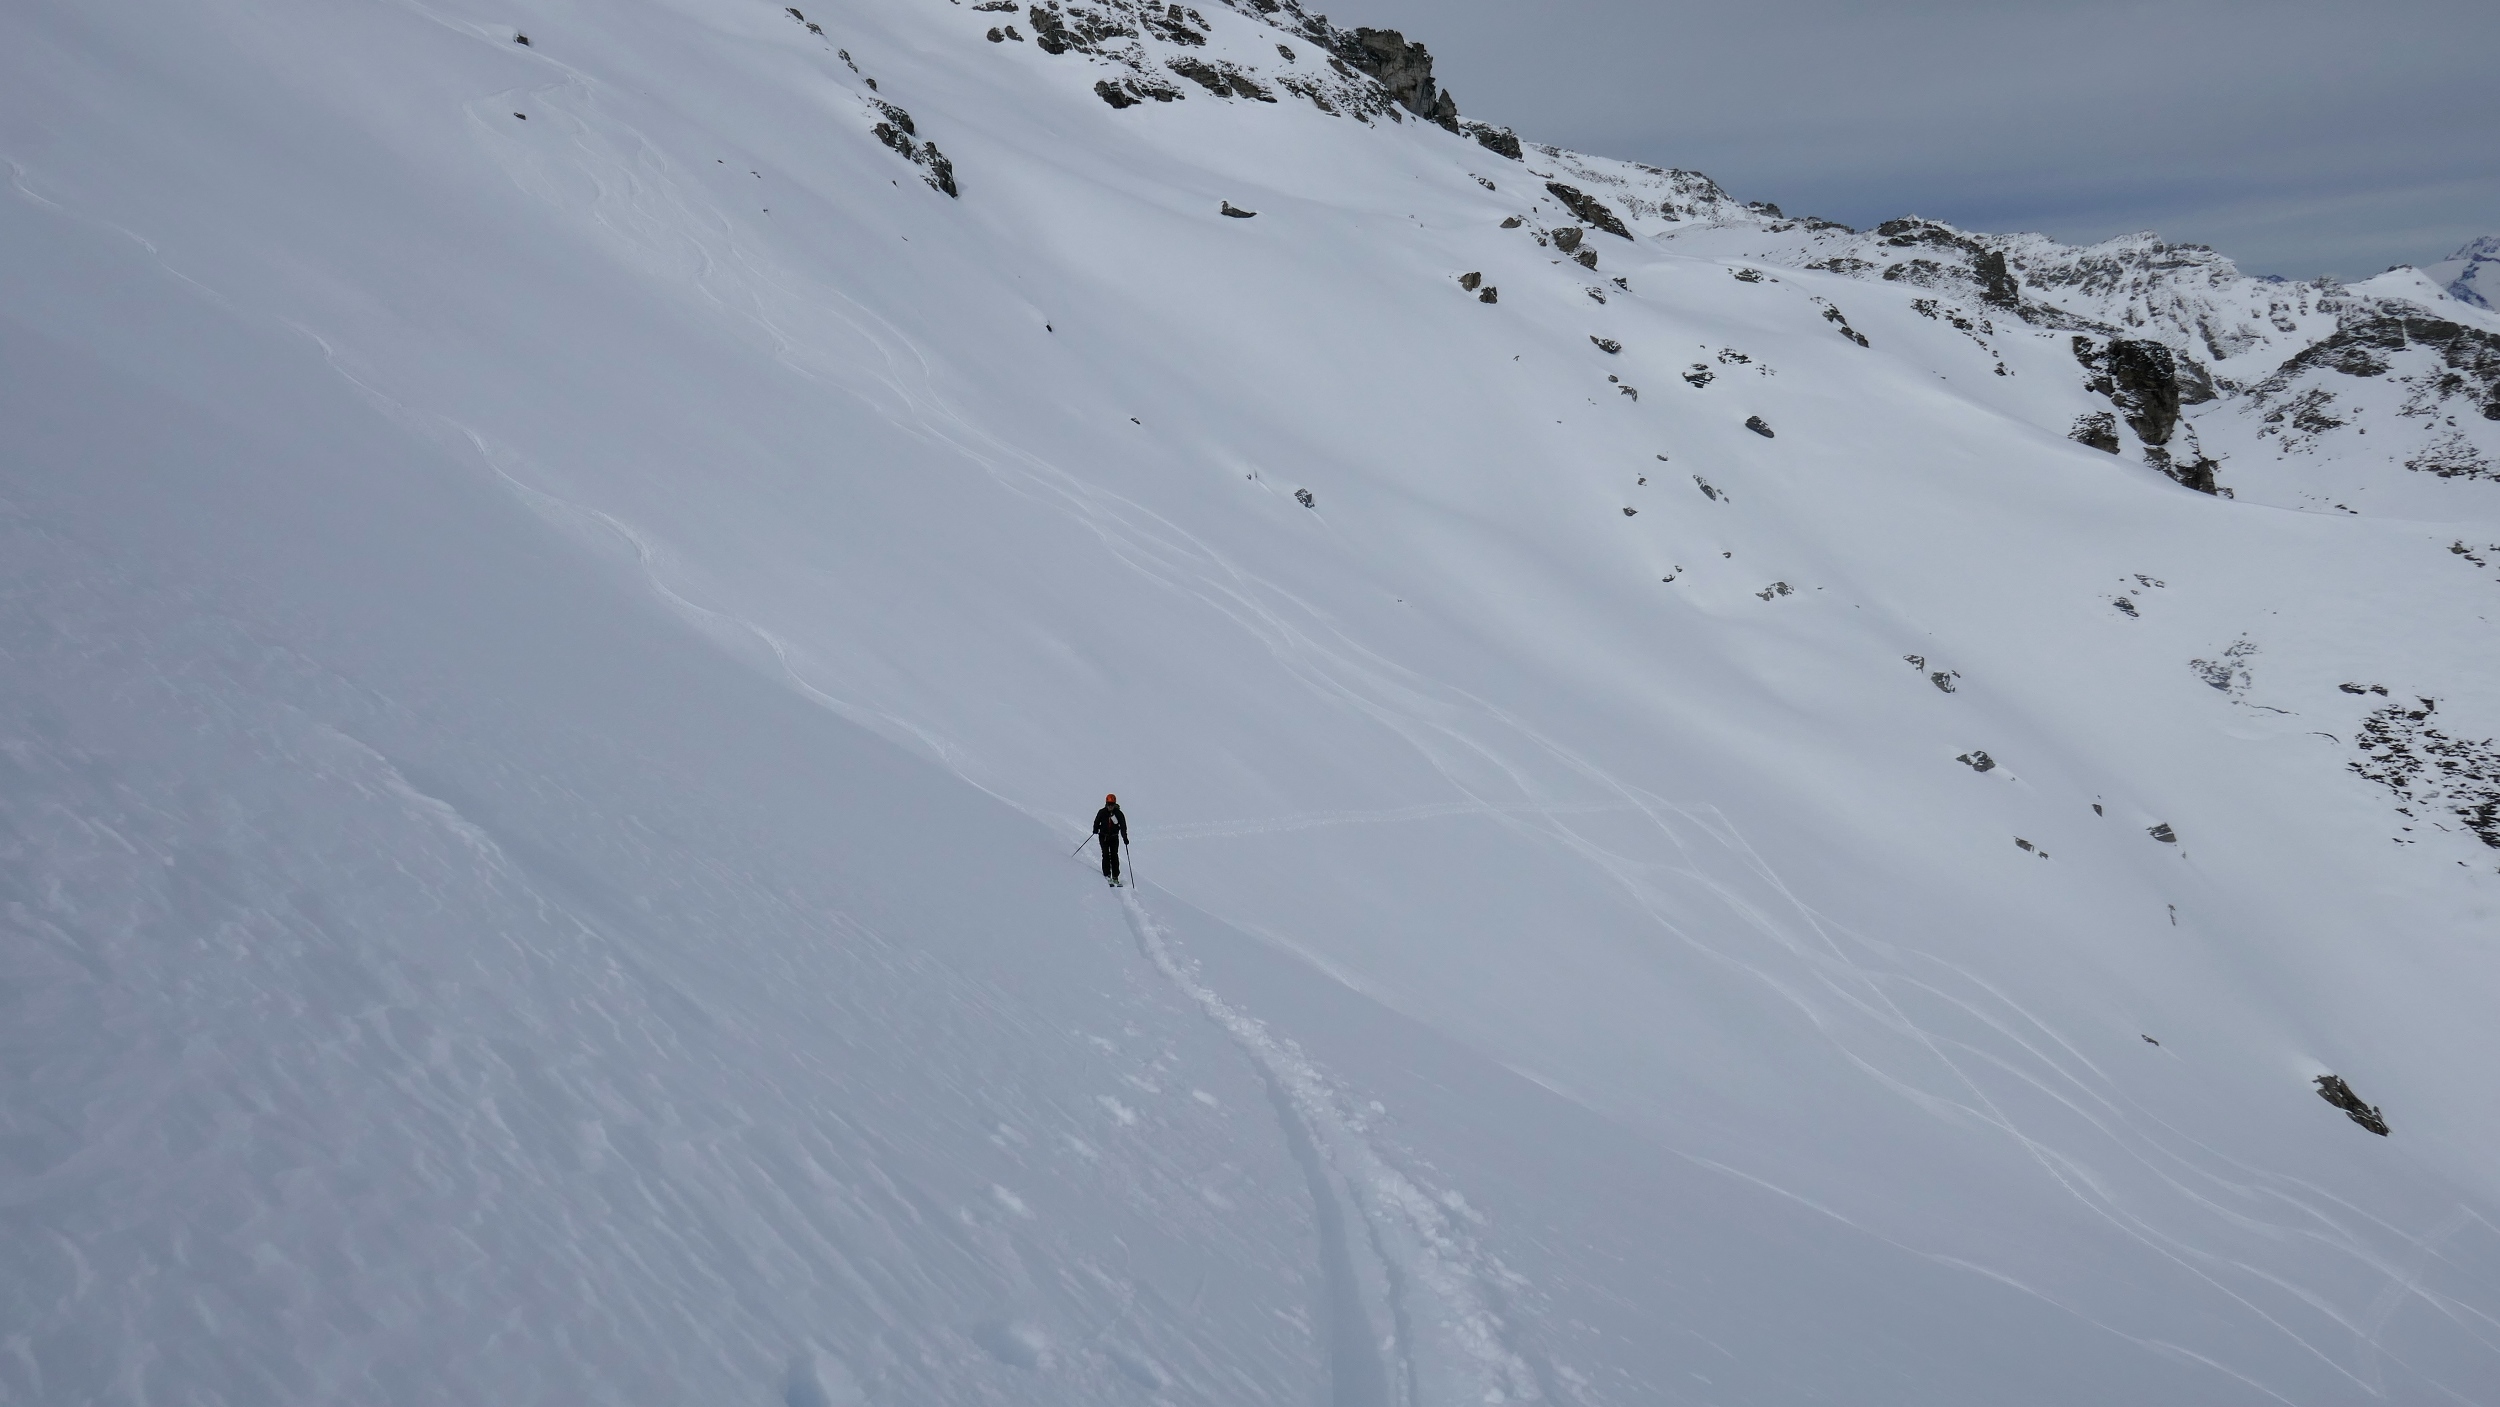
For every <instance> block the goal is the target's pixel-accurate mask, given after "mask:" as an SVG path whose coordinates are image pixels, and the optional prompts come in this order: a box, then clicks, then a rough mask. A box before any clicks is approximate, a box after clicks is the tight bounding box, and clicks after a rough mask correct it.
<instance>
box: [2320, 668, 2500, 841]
mask: <svg viewBox="0 0 2500 1407" xmlns="http://www.w3.org/2000/svg"><path fill="white" fill-rule="evenodd" d="M2347 687H2349V686H2347ZM2379 692H2382V693H2383V692H2385V690H2384V689H2380V690H2379ZM2415 702H2416V703H2418V704H2419V705H2420V707H2418V708H2416V707H2411V706H2408V705H2405V704H2397V703H2391V704H2389V705H2387V706H2386V707H2384V708H2380V709H2378V710H2376V711H2375V712H2373V713H2371V714H2370V715H2369V716H2368V717H2367V718H2364V719H2363V720H2362V722H2361V728H2360V730H2359V731H2360V736H2359V738H2358V739H2357V741H2358V742H2359V744H2360V747H2361V754H2362V756H2361V760H2360V761H2358V762H2354V763H2351V764H2349V765H2350V766H2351V768H2352V770H2353V772H2354V773H2355V774H2357V775H2359V776H2361V777H2365V778H2367V779H2368V780H2370V781H2373V782H2376V783H2378V784H2379V785H2380V786H2383V787H2385V788H2387V789H2388V791H2390V792H2391V793H2393V794H2394V795H2395V797H2396V800H2397V802H2398V805H2397V808H2396V809H2397V811H2398V812H2399V813H2400V814H2402V815H2403V816H2405V817H2406V818H2408V819H2410V818H2411V817H2412V816H2413V815H2414V811H2413V808H2414V807H2416V806H2431V807H2436V808H2437V809H2439V810H2442V811H2446V812H2447V813H2449V814H2450V815H2451V816H2454V817H2455V818H2456V819H2457V821H2458V822H2459V823H2460V824H2462V825H2463V826H2464V828H2465V829H2466V830H2467V831H2469V832H2471V833H2472V834H2473V836H2474V838H2475V839H2477V840H2479V841H2481V842H2482V843H2483V844H2485V845H2488V846H2491V847H2492V848H2493V849H2496V850H2500V746H2495V745H2494V744H2493V743H2492V740H2491V739H2489V738H2484V739H2482V740H2480V741H2476V740H2475V739H2473V738H2470V737H2468V738H2459V737H2454V736H2451V735H2450V734H2448V733H2444V732H2442V731H2440V730H2439V729H2437V728H2434V727H2432V726H2431V722H2430V720H2431V716H2432V715H2433V714H2434V713H2436V712H2438V709H2439V704H2438V702H2437V701H2436V700H2432V699H2417V700H2415Z"/></svg>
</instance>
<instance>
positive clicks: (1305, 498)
mask: <svg viewBox="0 0 2500 1407" xmlns="http://www.w3.org/2000/svg"><path fill="white" fill-rule="evenodd" d="M1293 501H1294V502H1296V503H1299V504H1301V505H1302V506H1303V507H1305V508H1317V507H1319V500H1318V499H1316V498H1313V497H1312V496H1311V491H1310V490H1309V489H1295V490H1294V491H1293Z"/></svg>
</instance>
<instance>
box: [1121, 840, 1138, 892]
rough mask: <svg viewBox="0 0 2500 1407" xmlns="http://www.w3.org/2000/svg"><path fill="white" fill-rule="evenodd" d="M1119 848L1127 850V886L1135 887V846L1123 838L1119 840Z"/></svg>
mask: <svg viewBox="0 0 2500 1407" xmlns="http://www.w3.org/2000/svg"><path fill="white" fill-rule="evenodd" d="M1120 848H1121V849H1122V850H1125V851H1127V852H1128V887H1129V888H1131V889H1135V888H1136V887H1137V847H1136V846H1134V845H1132V844H1130V843H1129V842H1128V841H1126V840H1123V841H1121V842H1120Z"/></svg>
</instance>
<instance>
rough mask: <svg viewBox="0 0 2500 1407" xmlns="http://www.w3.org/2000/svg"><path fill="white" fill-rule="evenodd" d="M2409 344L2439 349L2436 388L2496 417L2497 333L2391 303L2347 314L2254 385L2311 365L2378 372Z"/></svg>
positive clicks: (2499, 395) (2271, 384)
mask: <svg viewBox="0 0 2500 1407" xmlns="http://www.w3.org/2000/svg"><path fill="white" fill-rule="evenodd" d="M2409 347H2424V348H2428V349H2430V350H2432V351H2435V352H2437V353H2438V354H2439V360H2440V365H2441V368H2442V375H2441V376H2440V378H2439V383H2438V385H2437V386H2436V389H2437V390H2438V391H2439V392H2441V393H2443V394H2445V395H2456V396H2461V397H2463V398H2464V399H2465V400H2467V401H2468V402H2471V403H2472V404H2474V406H2475V408H2476V410H2478V411H2479V412H2480V413H2481V415H2482V417H2483V418H2484V419H2485V420H2500V334H2494V333H2489V332H2485V331H2483V330H2482V329H2480V328H2475V327H2467V326H2465V325H2463V324H2461V323H2454V322H2450V321H2448V320H2447V319H2446V318H2435V317H2431V316H2429V315H2427V314H2421V313H2413V312H2407V311H2404V310H2401V309H2398V308H2393V307H2384V306H2383V307H2382V308H2381V309H2380V310H2379V311H2377V312H2375V313H2372V314H2368V315H2364V316H2360V317H2348V318H2346V319H2345V320H2344V322H2343V325H2342V326H2340V327H2338V328H2336V329H2335V331H2334V332H2333V333H2332V334H2331V335H2329V336H2327V337H2326V338H2324V339H2323V340H2321V341H2319V342H2318V343H2317V344H2316V345H2315V346H2312V347H2310V348H2309V349H2308V350H2306V351H2304V352H2301V353H2300V354H2298V355H2297V356H2294V357H2293V358H2292V359H2291V360H2289V361H2287V362H2285V363H2283V368H2282V370H2280V371H2278V372H2276V373H2275V374H2274V375H2273V376H2272V377H2269V378H2268V379H2267V382H2266V383H2265V384H2264V385H2261V386H2259V387H2258V388H2257V389H2258V390H2259V391H2260V392H2261V393H2262V392H2265V391H2267V390H2269V389H2273V388H2277V387H2279V386H2282V385H2288V384H2289V383H2290V381H2291V379H2292V378H2293V377H2294V376H2297V375H2298V374H2299V373H2301V372H2303V371H2306V370H2308V369H2310V368H2312V367H2324V368H2326V369H2328V370H2330V371H2340V372H2342V373H2343V374H2344V375H2346V376H2358V377H2370V376H2383V375H2385V374H2386V373H2387V370H2388V367H2389V365H2390V362H2389V357H2390V355H2391V354H2393V353H2397V352H2401V351H2404V350H2405V349H2407V348H2409Z"/></svg>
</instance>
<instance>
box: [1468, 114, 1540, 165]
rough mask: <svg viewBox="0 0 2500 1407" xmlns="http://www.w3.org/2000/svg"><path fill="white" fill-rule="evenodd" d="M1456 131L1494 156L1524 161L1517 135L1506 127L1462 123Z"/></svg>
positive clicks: (1482, 123) (1484, 123)
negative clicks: (1473, 139) (1473, 140)
mask: <svg viewBox="0 0 2500 1407" xmlns="http://www.w3.org/2000/svg"><path fill="white" fill-rule="evenodd" d="M1458 130H1459V131H1460V132H1462V133H1465V134H1466V135H1467V136H1470V137H1473V138H1475V139H1476V145H1478V146H1480V147H1483V148H1484V149H1485V150H1486V151H1489V152H1491V153H1493V154H1494V155H1495V156H1507V157H1509V158H1510V159H1511V160H1513V161H1519V160H1523V159H1524V158H1523V157H1522V155H1521V153H1520V149H1519V134H1518V133H1516V132H1513V131H1512V130H1510V129H1509V128H1507V127H1496V126H1494V125H1493V124H1492V123H1490V122H1462V123H1460V124H1458Z"/></svg>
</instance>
